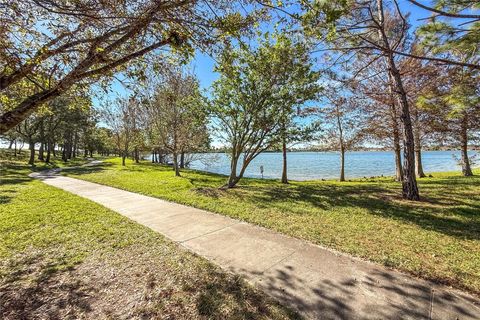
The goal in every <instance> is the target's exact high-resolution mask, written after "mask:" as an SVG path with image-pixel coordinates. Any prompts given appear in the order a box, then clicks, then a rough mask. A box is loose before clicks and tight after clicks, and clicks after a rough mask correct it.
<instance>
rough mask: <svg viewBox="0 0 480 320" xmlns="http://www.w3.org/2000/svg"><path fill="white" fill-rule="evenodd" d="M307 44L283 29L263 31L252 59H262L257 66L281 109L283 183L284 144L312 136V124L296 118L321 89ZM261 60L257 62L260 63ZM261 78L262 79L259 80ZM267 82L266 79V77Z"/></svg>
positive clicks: (284, 178) (284, 172)
mask: <svg viewBox="0 0 480 320" xmlns="http://www.w3.org/2000/svg"><path fill="white" fill-rule="evenodd" d="M309 51H310V46H309V45H308V44H307V43H306V42H305V41H304V39H301V38H300V39H293V37H287V36H286V35H285V32H276V33H274V34H273V35H270V33H265V34H264V37H263V38H262V39H260V41H259V47H258V49H257V52H256V54H255V59H257V60H264V61H266V62H264V63H263V64H264V65H262V66H256V67H260V68H264V69H262V71H265V72H266V74H264V75H263V77H264V78H266V79H268V78H270V79H273V81H270V85H271V86H272V87H271V88H270V89H271V90H272V92H271V93H272V95H273V96H272V99H271V101H272V102H271V103H276V104H278V105H279V107H280V108H281V109H282V110H281V112H280V113H281V115H282V116H281V118H280V119H279V120H280V137H281V139H280V140H281V141H280V142H281V145H282V155H283V156H282V159H283V166H282V180H281V181H282V183H288V178H287V144H289V143H294V142H296V141H298V140H304V141H305V140H308V139H311V138H312V134H313V132H314V131H315V129H316V127H315V126H308V125H301V124H299V123H298V122H297V121H296V118H298V117H299V116H305V115H307V113H308V112H307V110H304V111H302V108H301V107H302V106H303V105H304V104H305V103H306V102H308V101H311V100H315V99H316V98H317V96H318V94H319V92H320V90H321V87H320V86H319V85H318V80H319V78H320V73H319V72H316V71H313V62H312V59H311V57H310V53H309ZM260 64H261V63H257V65H260ZM259 80H260V81H263V79H259ZM267 81H268V80H267Z"/></svg>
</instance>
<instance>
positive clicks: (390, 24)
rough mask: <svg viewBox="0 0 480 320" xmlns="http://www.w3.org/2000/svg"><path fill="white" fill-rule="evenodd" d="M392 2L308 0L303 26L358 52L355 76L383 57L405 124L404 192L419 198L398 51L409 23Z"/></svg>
mask: <svg viewBox="0 0 480 320" xmlns="http://www.w3.org/2000/svg"><path fill="white" fill-rule="evenodd" d="M391 4H392V6H388V5H386V4H385V3H384V1H383V0H375V1H368V2H365V1H360V0H359V1H357V0H355V1H348V2H341V3H338V2H333V3H330V2H323V1H321V2H320V1H311V2H310V1H309V6H308V8H309V10H308V12H307V13H306V14H305V16H304V25H305V26H306V27H307V29H308V30H309V32H310V34H312V35H313V36H316V37H320V38H322V39H324V38H325V37H329V38H330V39H331V40H332V41H331V43H332V45H333V49H334V50H336V51H337V52H339V53H342V54H345V53H348V54H355V55H356V56H357V60H358V59H359V58H361V59H363V60H364V66H363V67H361V68H360V69H359V70H357V71H356V72H355V75H354V77H355V76H357V75H358V74H361V73H362V72H363V71H365V70H368V68H369V66H370V65H371V64H372V63H374V62H375V61H377V60H384V62H385V66H386V70H385V71H387V72H388V74H389V77H391V79H392V81H391V85H392V92H394V93H395V95H396V99H397V101H398V106H399V110H400V119H401V122H402V125H403V126H402V128H403V149H404V150H403V153H404V159H403V180H402V195H403V197H404V198H405V199H408V200H419V199H420V196H419V192H418V186H417V181H416V178H415V150H414V149H415V146H414V137H413V129H412V120H411V116H410V104H409V102H408V96H407V93H406V90H405V87H404V82H403V79H402V74H401V72H400V70H399V67H398V58H399V55H398V52H399V50H402V49H404V48H405V47H406V43H405V39H406V37H407V32H408V28H409V25H408V23H407V20H406V18H405V16H404V15H403V13H402V12H401V11H400V9H399V7H398V3H397V2H396V0H393V1H391ZM347 59H348V58H347ZM347 63H348V61H347Z"/></svg>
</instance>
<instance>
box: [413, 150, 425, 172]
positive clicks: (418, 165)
mask: <svg viewBox="0 0 480 320" xmlns="http://www.w3.org/2000/svg"><path fill="white" fill-rule="evenodd" d="M415 173H416V174H417V177H419V178H425V177H426V175H425V173H424V172H423V165H422V150H421V147H419V146H418V147H417V145H416V144H415Z"/></svg>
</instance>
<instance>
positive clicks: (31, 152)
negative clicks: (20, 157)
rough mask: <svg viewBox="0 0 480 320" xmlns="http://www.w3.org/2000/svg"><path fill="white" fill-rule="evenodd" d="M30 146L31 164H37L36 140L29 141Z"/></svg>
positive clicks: (29, 162) (29, 161)
mask: <svg viewBox="0 0 480 320" xmlns="http://www.w3.org/2000/svg"><path fill="white" fill-rule="evenodd" d="M28 148H29V149H30V159H29V160H28V164H29V165H32V166H33V165H34V164H35V142H33V140H31V139H30V140H29V141H28Z"/></svg>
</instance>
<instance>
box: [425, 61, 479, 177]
mask: <svg viewBox="0 0 480 320" xmlns="http://www.w3.org/2000/svg"><path fill="white" fill-rule="evenodd" d="M437 79H438V80H437V81H438V82H437V86H435V87H433V88H431V91H429V92H428V93H425V94H424V95H423V96H422V99H421V100H420V103H421V104H422V107H424V108H430V109H431V113H433V114H435V115H436V118H435V119H434V120H435V121H434V123H433V126H435V130H437V131H439V132H444V133H448V134H449V138H450V140H453V142H454V144H456V145H458V146H459V147H460V152H461V159H460V163H461V165H462V173H463V175H464V176H471V175H473V171H472V169H471V164H470V158H469V156H468V143H469V141H470V140H471V139H472V138H474V136H475V132H478V130H480V87H479V85H478V81H479V74H478V72H475V71H472V70H469V69H466V68H463V69H460V68H452V69H450V70H447V71H446V72H445V73H444V74H443V75H442V76H441V77H438V78H437ZM438 84H441V85H438Z"/></svg>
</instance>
